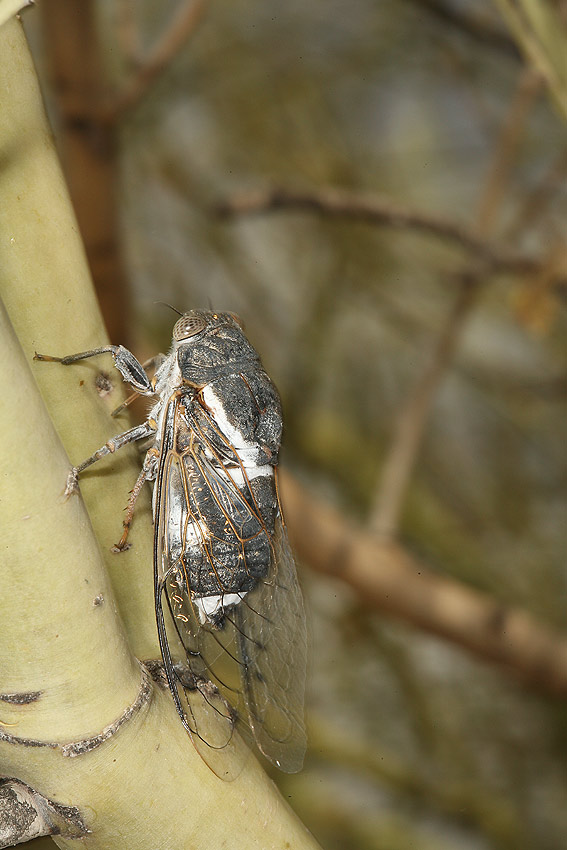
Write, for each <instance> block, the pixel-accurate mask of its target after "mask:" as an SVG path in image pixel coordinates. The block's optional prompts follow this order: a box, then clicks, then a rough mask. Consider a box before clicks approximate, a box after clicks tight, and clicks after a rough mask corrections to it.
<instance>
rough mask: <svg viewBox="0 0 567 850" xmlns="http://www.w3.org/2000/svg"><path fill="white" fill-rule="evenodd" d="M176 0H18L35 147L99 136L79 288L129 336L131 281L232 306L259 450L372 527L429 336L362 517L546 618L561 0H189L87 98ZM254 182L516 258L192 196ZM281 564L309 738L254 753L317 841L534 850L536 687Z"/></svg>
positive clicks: (562, 622)
mask: <svg viewBox="0 0 567 850" xmlns="http://www.w3.org/2000/svg"><path fill="white" fill-rule="evenodd" d="M72 5H75V6H77V5H81V6H83V11H82V13H81V14H86V11H85V10H86V9H87V8H89V9H90V10H91V11H92V14H93V16H94V17H93V21H92V22H90V23H89V27H90V29H89V30H88V33H89V34H90V36H89V37H90V38H91V39H92V44H93V51H95V45H96V54H97V63H98V67H97V68H95V72H94V82H93V79H91V81H90V85H91V87H94V88H93V92H95V94H96V97H93V101H92V102H93V103H94V104H95V105H96V106H97V108H99V107H101V105H102V107H104V106H105V104H106V105H108V104H110V108H109V110H108V114H111V113H112V120H111V121H110V120H109V119H108V114H107V118H106V123H105V120H103V119H101V120H100V123H97V122H99V117H97V115H95V113H93V112H91V113H89V116H88V121H86V123H85V120H83V123H82V124H81V125H79V123H77V122H76V121H75V122H73V121H70V120H69V116H68V115H67V117H66V116H65V107H64V100H65V90H64V85H63V84H62V83H61V74H60V68H61V65H60V64H59V66H58V61H59V63H64V62H68V60H67V59H65V57H62V56H59V57H57V56H55V57H54V52H55V51H56V50H58V49H59V48H57V47H55V41H54V40H53V37H52V33H51V31H50V27H53V21H54V20H55V21H56V22H57V24H56V25H57V27H58V28H59V33H60V36H61V38H63V39H64V40H68V41H69V42H71V41H72V40H73V39H74V38H75V33H74V31H73V29H72V27H73V25H74V24H73V18H72V16H71V15H67V16H66V15H65V14H64V12H65V7H67V11H68V10H69V6H72ZM188 6H190V4H187V3H182V2H181V0H179V2H172V0H168V2H161V3H159V4H158V3H152V2H150V0H138V2H136V3H134V2H130V3H129V2H120V3H117V2H111V0H99V2H97V3H96V4H91V3H90V2H89V3H87V2H84V3H82V4H77V3H76V0H75V2H74V3H70V4H69V3H65V2H63V0H44V2H43V3H42V7H43V8H42V10H41V11H42V15H43V18H42V19H41V18H38V16H36V15H34V14H26V16H25V25H26V29H27V31H28V34H29V37H30V40H31V43H32V46H33V48H34V52H35V55H36V61H37V64H38V68H39V71H40V77H41V80H42V84H43V86H44V94H45V97H46V101H47V104H48V107H49V111H50V113H51V117H52V123H53V126H54V129H55V133H56V136H57V137H58V139H60V140H61V154H62V158H63V162H64V165H65V164H66V163H67V164H69V163H68V156H67V152H66V148H65V138H66V136H67V137H68V136H69V134H71V135H72V134H73V133H75V134H77V133H79V132H83V131H85V126H86V132H87V137H88V138H89V139H90V142H88V143H89V144H91V143H92V146H93V149H94V150H95V155H96V156H100V157H103V158H105V159H106V160H107V161H111V162H112V173H113V178H112V180H113V182H112V187H113V192H114V198H115V203H116V210H117V218H116V227H115V232H116V237H117V242H118V247H119V250H120V257H121V261H122V263H123V269H124V270H125V274H124V276H123V278H124V281H127V282H125V283H124V284H122V283H120V282H119V280H118V278H117V279H116V280H115V282H114V283H113V284H112V285H111V286H110V288H107V290H106V292H105V293H103V294H102V301H103V307H104V308H105V310H106V317H107V323H108V325H109V329H110V331H111V335H112V336H114V337H115V339H114V341H116V342H126V344H128V345H129V346H130V347H131V348H133V350H134V351H135V352H136V354H137V355H138V356H140V357H141V358H142V359H143V358H144V357H146V356H149V355H151V354H152V353H154V352H155V351H156V350H162V351H163V350H167V347H168V345H169V339H170V334H171V327H172V323H173V316H172V314H171V311H169V310H168V309H167V308H166V307H163V306H160V305H156V303H155V302H156V301H158V300H159V301H165V302H169V303H171V304H172V305H174V306H175V307H177V308H179V309H181V310H184V309H189V308H191V307H196V306H201V307H203V306H204V307H206V306H208V305H212V306H213V307H214V308H216V309H228V310H233V311H236V312H237V313H238V314H239V315H240V316H241V317H242V318H243V320H244V322H245V325H246V328H247V332H248V334H249V336H250V339H251V340H252V342H253V343H254V344H255V345H256V347H257V348H258V350H259V351H260V352H261V355H262V358H263V361H264V364H265V366H266V368H267V370H268V372H269V373H270V374H271V375H272V376H273V378H274V380H275V382H276V384H277V386H278V387H279V389H280V392H281V395H282V399H283V404H284V411H285V424H286V428H285V445H284V452H283V463H284V464H285V465H286V467H287V468H289V469H292V470H293V471H294V472H295V474H296V476H297V477H298V478H299V479H300V480H301V482H302V483H303V484H304V486H305V487H306V488H308V490H309V492H310V493H311V494H313V495H314V498H317V499H322V500H326V501H327V502H331V503H332V504H333V505H334V506H335V507H336V508H338V509H339V510H340V512H341V513H342V514H343V515H344V516H346V517H350V518H354V519H356V520H357V522H358V526H357V527H358V528H362V527H363V526H365V525H366V526H367V527H368V528H370V527H374V528H377V529H378V530H380V528H381V524H380V523H381V516H382V519H383V508H384V500H386V502H387V501H388V497H389V491H388V488H387V484H386V483H385V481H384V478H383V477H382V473H383V470H384V465H385V463H386V461H387V459H388V458H389V457H391V451H392V447H393V445H394V444H395V443H396V439H397V435H398V436H399V428H400V424H399V423H400V422H401V421H403V420H404V416H403V411H404V410H405V411H406V412H407V409H408V405H410V409H411V404H410V402H411V399H412V398H415V394H416V392H417V393H419V388H420V387H422V388H423V386H424V383H423V382H424V380H425V378H424V375H426V374H427V370H428V368H429V364H431V363H434V364H435V363H436V364H437V369H436V375H435V376H434V380H432V382H431V384H430V385H429V388H428V389H426V391H425V392H424V397H425V402H424V405H423V408H424V409H423V413H422V422H421V426H422V427H421V429H419V428H418V431H419V434H418V438H417V439H416V441H415V446H414V450H413V453H412V450H411V448H410V450H409V474H408V476H407V481H405V482H402V483H403V488H402V490H403V492H402V497H401V502H400V511H399V515H398V514H396V512H395V511H394V514H395V516H394V518H393V520H392V522H391V523H390V526H388V524H386V525H387V526H388V527H387V530H388V532H389V533H394V536H395V537H396V538H397V539H399V540H400V541H401V542H402V543H403V545H404V546H405V547H406V548H407V550H408V551H410V552H411V553H413V554H415V555H418V556H419V557H420V559H421V561H422V562H424V563H425V564H426V565H427V566H428V567H429V569H430V570H432V571H434V572H435V573H436V574H438V575H441V576H447V577H451V578H453V579H456V580H458V581H460V582H462V583H463V584H465V585H467V586H469V587H474V588H477V589H480V590H482V591H485V592H486V593H488V594H491V595H492V596H493V597H494V598H495V599H496V600H500V601H501V602H503V603H505V604H507V605H512V606H518V607H520V608H522V609H525V610H526V611H528V612H530V613H531V614H532V615H533V616H534V618H537V620H539V621H540V622H541V623H542V624H544V625H546V626H548V627H550V628H554V629H557V630H558V631H560V630H563V631H565V630H566V629H567V615H566V606H565V602H566V589H567V588H566V573H565V552H566V543H567V534H566V517H567V510H566V507H567V506H566V501H567V491H566V477H567V476H566V471H567V458H566V442H567V441H566V437H567V430H566V424H565V423H566V418H565V415H566V408H567V404H566V402H567V335H566V333H565V331H566V329H567V311H566V309H565V295H566V280H567V261H566V250H565V224H564V222H565V218H564V216H565V211H566V194H567V193H566V181H565V177H566V174H567V139H566V136H565V128H564V121H563V118H562V109H563V105H562V98H563V99H564V98H565V87H564V85H565V82H566V79H567V77H566V75H565V68H564V63H565V62H566V61H567V60H566V59H565V57H566V56H567V47H566V45H567V39H566V32H567V29H566V27H567V11H566V4H565V3H564V2H547V0H542V2H540V3H539V4H537V3H536V4H533V3H530V2H525V3H519V4H518V3H516V4H514V3H505V2H497V3H496V4H492V3H490V2H488V0H486V2H484V0H482V2H466V0H443V2H432V0H427V2H426V1H425V0H423V2H420V0H380V2H377V0H350V2H345V0H327V2H325V3H323V2H311V3H305V2H298V0H289V2H287V3H285V4H282V3H280V2H278V0H263V2H261V3H258V2H252V0H211V2H208V3H206V2H198V0H195V1H194V7H195V10H197V11H199V15H198V16H196V19H195V21H194V22H193V24H192V25H191V26H189V25H188V26H187V38H186V44H183V46H182V47H180V49H177V48H176V49H173V48H172V47H171V45H170V55H167V45H166V47H165V51H164V56H165V57H166V59H167V61H164V62H163V67H161V68H160V73H159V74H158V73H156V74H155V75H154V76H153V77H152V78H151V80H150V79H149V78H148V79H147V80H146V82H145V83H144V80H143V78H142V81H141V83H139V86H140V91H139V92H138V94H139V97H137V98H136V97H134V99H133V100H131V101H130V102H129V103H128V101H127V99H126V100H122V101H121V100H120V97H118V98H115V101H114V107H113V100H112V98H113V92H114V93H116V92H120V91H123V90H127V87H126V86H125V85H124V81H127V80H129V79H132V80H136V75H137V74H138V73H139V70H140V67H142V68H143V64H144V59H146V60H147V57H148V56H150V57H151V52H152V46H153V45H156V44H158V43H159V39H160V34H161V33H163V32H164V30H165V29H166V28H167V26H168V21H170V20H172V19H174V18H175V16H176V15H178V14H179V10H180V9H181V10H183V8H184V7H188ZM498 7H500V13H503V14H504V17H500V14H499V8H498ZM538 7H539V9H538ZM544 13H545V15H544ZM511 15H515V16H516V18H517V19H519V20H520V23H519V24H518V21H517V20H516V22H515V24H514V21H512V19H511V17H510V16H511ZM530 16H531V17H530ZM534 16H535V17H534ZM538 16H539V17H538ZM542 16H543V17H545V16H547V18H546V19H545V20H544V21H543V23H542V21H541V18H542ZM50 18H51V22H50V21H49V19H50ZM536 19H537V20H536ZM42 21H43V22H42ZM522 26H523V27H524V29H523V30H522ZM518 27H519V29H518ZM522 32H523V36H525V37H523V36H522ZM526 38H527V39H528V40H527V42H526ZM530 39H531V41H530ZM534 44H535V48H536V49H535V53H534V49H533V48H534ZM526 45H527V46H526ZM526 51H527V59H526V58H525V53H526ZM538 57H539V59H538ZM542 57H543V58H542ZM540 60H541V61H540ZM90 61H91V60H90V58H87V57H86V56H85V60H84V65H85V66H86V64H87V63H88V62H90ZM542 63H543V64H542ZM546 63H547V64H546ZM562 63H563V65H562ZM54 67H55V69H56V70H55V73H54V71H53V68H54ZM57 67H59V71H58V70H57ZM81 67H82V68H83V70H84V67H83V66H82V65H81ZM93 67H94V66H93ZM50 68H51V74H50ZM546 68H547V69H548V70H549V68H551V69H552V71H553V74H552V77H553V79H552V81H551V83H552V84H551V83H550V75H549V73H547V72H546ZM75 70H76V69H75ZM66 73H67V74H69V77H72V76H73V74H74V73H75V71H74V70H73V68H71V67H68V68H67V70H66ZM550 73H551V72H550ZM58 74H59V76H58ZM142 77H143V75H142ZM62 85H63V87H62ZM562 86H563V88H562ZM134 88H135V87H134ZM564 102H565V101H564V100H563V104H564ZM62 103H63V107H62ZM75 108H76V107H75ZM86 108H87V107H86V106H85V109H86ZM113 108H114V112H112V110H113ZM102 112H104V108H103V109H102ZM85 114H86V113H85ZM93 115H94V117H93ZM83 118H84V116H83ZM93 128H94V129H93ZM101 138H102V139H103V140H104V144H102V145H99V146H98V147H97V144H98V143H97V141H96V140H97V139H98V141H99V142H100V139H101ZM93 140H94V141H93ZM109 140H110V142H109ZM83 176H84V179H85V182H86V186H87V190H86V191H87V197H88V193H89V188H88V187H89V179H90V175H89V173H88V170H87V172H86V173H84V174H83ZM70 184H71V188H73V177H72V175H70ZM274 187H277V188H280V189H281V188H283V189H286V190H288V191H289V192H292V191H296V192H302V193H304V194H306V195H310V194H311V195H313V196H317V197H320V193H324V192H326V191H327V189H328V188H329V187H333V188H336V189H342V190H348V192H349V193H351V194H352V195H354V196H355V197H358V196H359V195H363V196H364V197H367V196H370V197H371V198H375V199H376V198H378V199H381V200H382V202H384V203H385V204H386V205H389V207H392V208H397V207H403V208H404V209H405V210H408V209H409V210H414V211H417V215H418V216H423V217H425V218H426V219H431V218H436V219H441V220H442V221H443V222H445V223H447V225H448V227H449V228H450V227H451V226H461V227H463V228H465V229H466V230H467V232H468V233H470V234H473V235H474V236H475V237H476V238H478V240H480V241H481V242H483V244H488V245H490V246H493V247H494V246H496V247H497V248H498V249H499V250H501V251H503V252H505V251H508V252H509V253H511V254H514V255H516V256H521V257H529V258H532V259H533V260H534V263H532V267H531V270H530V271H529V272H526V270H525V269H524V270H523V271H521V273H512V272H511V271H510V270H509V269H508V270H504V271H503V270H502V269H500V270H499V269H496V268H494V266H492V265H491V264H490V263H489V262H487V261H486V257H483V256H481V252H479V251H475V250H471V249H470V248H467V247H466V245H465V244H464V243H463V242H462V241H459V239H451V238H444V237H443V236H439V235H436V234H435V233H433V232H432V231H431V230H430V229H429V230H428V229H427V227H425V228H421V229H417V228H416V227H414V226H392V225H395V221H394V219H395V215H392V216H391V219H390V220H389V221H388V220H387V217H386V222H385V223H384V221H382V222H381V223H380V222H376V221H370V220H361V219H360V218H356V217H353V216H349V215H348V214H345V215H342V216H337V215H329V214H326V213H325V211H323V212H319V213H317V212H314V211H313V209H310V208H307V207H305V206H304V207H303V208H298V207H297V206H295V207H294V206H293V205H289V206H282V207H281V208H280V209H278V210H272V211H269V212H268V211H262V210H258V211H257V212H256V213H255V214H254V215H245V214H239V213H238V212H234V209H233V211H232V212H231V213H230V214H227V212H226V208H225V214H224V215H221V214H220V213H219V208H218V206H219V204H220V203H226V202H227V200H228V201H230V199H231V198H233V196H234V195H235V194H237V195H238V197H239V198H240V199H242V198H245V199H246V198H248V200H250V197H251V195H250V193H252V192H257V191H260V190H270V189H273V188H274ZM92 191H95V188H94V187H93V189H92ZM243 193H244V194H243ZM247 193H248V194H247ZM88 206H89V205H88V202H87V210H88ZM88 214H89V213H88V211H87V215H88ZM87 241H88V240H87ZM88 247H89V246H88V245H87V248H88ZM95 278H96V274H95ZM459 299H461V301H459ZM459 304H460V306H459ZM77 321H80V317H77ZM447 338H448V339H449V343H448V345H446V346H445V349H444V350H440V349H443V346H442V340H443V339H447ZM416 388H417V390H416ZM408 400H409V401H408ZM142 411H143V408H142V407H140V408H139V409H138V414H137V415H138V416H141V415H142ZM414 414H415V410H414ZM135 415H136V414H135ZM408 415H411V414H408ZM400 417H401V418H400ZM418 419H419V415H418ZM315 494H316V495H315ZM382 530H384V529H383V528H382ZM300 576H301V580H302V584H303V587H304V590H305V595H306V600H307V607H308V613H309V620H310V627H311V631H312V644H313V646H312V655H311V659H312V660H311V664H312V667H311V674H310V677H309V694H308V706H307V719H308V724H309V731H310V749H309V753H308V758H307V762H306V766H305V769H304V771H303V772H302V773H301V774H299V775H297V776H293V777H281V776H279V777H275V778H276V780H277V781H278V783H279V784H280V787H281V788H282V791H283V793H284V794H285V796H286V797H287V798H288V799H289V800H290V802H291V804H292V805H293V807H294V808H295V809H296V810H297V811H298V813H299V814H300V815H301V817H302V818H303V819H304V821H305V822H306V824H307V825H308V826H309V828H310V829H311V830H312V831H313V832H314V833H315V835H316V836H317V838H318V839H319V840H320V842H321V844H322V846H323V847H325V848H326V850H339V849H340V850H348V848H360V850H410V848H411V850H449V848H450V849H451V850H489V848H490V850H562V848H564V847H565V846H566V841H567V838H566V836H567V806H566V805H565V802H566V800H567V733H566V721H567V711H566V707H565V695H563V696H562V697H550V696H546V694H545V693H543V692H538V690H537V689H531V690H530V689H528V688H526V687H523V686H522V685H521V684H519V683H518V682H517V681H516V680H515V679H514V678H513V677H512V676H511V675H508V673H507V671H506V670H503V669H500V668H494V667H490V666H488V665H487V664H486V663H485V662H484V661H482V660H479V659H478V658H475V656H474V654H471V653H469V652H466V651H465V650H464V649H462V648H459V647H457V646H454V645H451V643H450V642H448V641H446V640H443V639H441V638H438V637H435V636H433V635H431V634H426V633H425V632H424V631H422V630H420V629H417V628H414V627H412V626H411V625H408V624H405V623H402V622H400V621H398V620H396V619H395V618H386V617H384V616H383V614H382V613H380V612H378V611H376V610H373V609H372V608H371V607H370V606H368V605H365V604H363V602H362V601H361V599H360V597H359V596H357V595H356V594H355V592H354V591H352V590H351V589H350V588H349V587H348V586H347V585H346V584H345V583H343V582H339V581H338V580H337V579H333V578H330V577H324V576H322V575H321V574H320V573H318V574H314V573H312V572H310V570H309V565H308V564H301V567H300ZM187 803H188V805H190V801H187ZM182 812H183V805H182V801H180V815H181V816H182Z"/></svg>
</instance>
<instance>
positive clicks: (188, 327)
mask: <svg viewBox="0 0 567 850" xmlns="http://www.w3.org/2000/svg"><path fill="white" fill-rule="evenodd" d="M206 327H207V322H206V320H205V319H204V318H203V317H202V316H182V317H181V318H180V319H179V320H178V321H177V322H176V323H175V327H174V328H173V339H174V340H175V341H176V342H180V341H181V340H182V339H187V338H188V337H190V336H195V335H196V334H199V333H201V331H204V330H205V328H206Z"/></svg>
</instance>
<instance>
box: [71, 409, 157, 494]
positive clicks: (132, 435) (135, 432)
mask: <svg viewBox="0 0 567 850" xmlns="http://www.w3.org/2000/svg"><path fill="white" fill-rule="evenodd" d="M152 434H155V422H151V421H150V420H148V421H146V422H144V423H142V425H136V427H135V428H130V429H129V430H128V431H124V433H123V434H117V435H116V436H115V437H111V439H110V440H108V441H107V442H106V443H105V444H104V446H101V447H100V449H97V450H96V452H93V454H92V455H91V456H90V457H88V458H87V459H86V460H84V461H83V462H82V463H80V464H79V465H78V466H74V467H73V468H72V470H71V472H70V473H69V475H68V476H67V484H66V487H65V496H67V497H68V496H70V495H71V494H72V493H75V492H76V491H77V490H78V484H79V475H80V474H81V472H84V470H85V469H87V467H89V466H92V464H93V463H96V462H97V460H100V459H101V458H102V457H105V456H106V455H109V454H114V452H115V451H117V449H121V448H122V446H126V445H127V444H128V443H133V442H135V441H136V440H143V439H144V438H145V437H149V436H151V435H152Z"/></svg>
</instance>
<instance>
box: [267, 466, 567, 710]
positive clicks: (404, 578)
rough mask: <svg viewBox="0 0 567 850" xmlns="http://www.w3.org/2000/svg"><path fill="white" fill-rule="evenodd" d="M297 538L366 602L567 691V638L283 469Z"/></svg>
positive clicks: (305, 555) (546, 686) (302, 550)
mask: <svg viewBox="0 0 567 850" xmlns="http://www.w3.org/2000/svg"><path fill="white" fill-rule="evenodd" d="M280 478H281V485H282V496H283V503H284V507H285V510H286V516H287V520H288V525H289V532H290V537H291V540H292V544H293V546H294V548H295V550H296V552H297V554H298V556H299V558H300V559H301V560H302V561H304V562H305V563H307V564H309V565H310V566H311V567H312V568H313V569H314V570H316V571H317V572H321V573H324V574H326V575H330V576H335V577H336V578H339V579H341V580H343V581H345V582H346V583H347V584H348V585H349V586H350V587H351V588H353V590H354V591H355V592H356V593H357V594H358V595H359V597H360V599H361V601H362V602H363V603H364V604H365V605H369V606H373V607H374V608H376V609H377V610H379V611H382V612H383V613H385V614H388V615H390V616H393V617H396V618H399V619H402V620H405V621H406V622H408V623H410V624H411V625H413V626H415V627H417V628H420V629H423V630H424V631H426V632H429V633H430V634H434V635H437V636H439V637H442V638H444V639H445V640H448V641H450V642H451V643H454V644H456V645H458V646H461V647H463V648H465V649H466V650H468V651H469V652H471V653H473V654H474V655H476V656H477V657H479V658H481V659H484V660H486V661H490V662H492V663H494V664H497V665H499V666H500V667H502V668H503V669H504V670H506V671H508V672H510V673H513V674H514V675H515V676H516V678H518V679H520V680H521V681H522V682H524V683H525V684H528V685H530V686H533V687H536V688H538V689H540V690H541V691H544V692H547V693H551V694H555V695H561V696H566V695H567V637H565V636H564V635H562V634H559V633H556V632H553V631H552V630H550V629H547V628H546V627H545V626H543V625H540V624H539V623H538V622H537V621H536V620H535V619H534V618H533V617H532V616H531V615H530V614H529V613H527V612H525V611H523V610H521V609H517V608H512V607H509V606H507V605H505V604H504V603H501V602H499V601H498V600H496V599H494V598H492V597H491V596H489V595H488V594H485V593H481V592H479V591H476V590H473V589H472V588H469V587H467V586H466V585H464V584H461V583H459V582H457V581H454V580H452V579H448V578H444V577H441V576H438V575H435V574H434V573H432V572H431V571H429V570H428V569H427V567H426V566H424V565H423V564H422V563H420V562H419V561H418V560H417V559H416V558H414V557H413V556H412V555H410V554H409V553H408V552H407V551H406V550H405V549H404V548H403V547H402V546H400V545H399V544H397V543H394V542H384V541H382V540H380V539H379V538H377V537H376V536H375V535H372V534H369V533H368V532H366V531H364V530H363V529H361V528H358V527H356V526H354V525H353V524H351V523H349V522H347V521H346V520H345V519H344V517H343V516H342V515H341V514H340V513H339V512H338V511H336V510H334V509H332V508H330V507H328V506H326V505H322V504H320V503H318V502H316V500H315V499H314V498H313V497H312V496H311V495H308V494H307V493H306V492H305V491H304V490H303V489H302V488H301V486H300V485H299V484H298V483H297V482H296V481H295V480H294V479H293V478H291V476H290V475H289V474H286V473H285V472H284V473H282V474H281V476H280Z"/></svg>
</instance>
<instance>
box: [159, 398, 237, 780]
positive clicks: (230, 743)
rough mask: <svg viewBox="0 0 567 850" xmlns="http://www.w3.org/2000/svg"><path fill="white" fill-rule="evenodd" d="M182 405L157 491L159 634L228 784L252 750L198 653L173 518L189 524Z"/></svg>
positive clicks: (192, 728) (184, 710)
mask: <svg viewBox="0 0 567 850" xmlns="http://www.w3.org/2000/svg"><path fill="white" fill-rule="evenodd" d="M176 409H177V404H171V405H170V407H169V408H168V411H167V414H166V417H167V418H168V419H169V420H170V422H169V425H170V428H169V429H168V427H167V425H168V422H167V421H166V427H165V428H164V434H169V435H170V436H169V437H167V439H166V442H165V445H163V446H162V454H161V458H160V465H159V470H158V474H157V478H156V485H155V487H156V489H155V496H154V499H155V508H154V520H155V535H154V589H155V608H156V620H157V629H158V636H159V642H160V648H161V653H162V658H163V663H164V670H165V674H166V677H167V682H168V685H169V689H170V691H171V694H172V696H173V700H174V702H175V706H176V708H177V712H178V714H179V716H180V718H181V721H182V723H183V725H184V727H185V729H186V730H187V732H188V733H189V735H190V736H191V739H192V741H193V744H194V746H195V748H196V750H197V752H198V753H199V755H200V756H201V758H203V760H204V761H205V762H206V763H207V765H208V766H209V767H210V768H211V770H212V771H213V772H214V773H215V774H216V775H217V776H219V777H220V778H221V779H224V780H228V781H230V780H233V779H235V778H236V777H237V776H238V775H239V774H240V772H241V770H242V767H243V765H244V763H245V761H246V759H247V758H248V755H249V751H248V750H247V748H246V746H245V745H244V744H243V743H242V741H240V740H239V739H238V736H236V735H235V734H234V733H235V723H236V715H235V712H234V710H233V709H232V707H231V706H230V705H229V703H228V702H227V700H226V698H225V697H224V696H223V695H222V694H221V693H220V692H219V690H218V688H217V687H216V686H215V685H214V684H213V683H212V682H211V681H210V676H209V674H208V671H207V667H206V664H205V663H204V659H203V658H202V657H201V655H200V654H199V653H198V652H196V653H194V652H192V650H191V649H190V647H191V646H192V645H193V644H194V643H195V640H196V636H197V635H198V632H199V628H200V627H199V622H198V619H196V618H195V612H194V610H193V607H192V605H191V604H190V595H188V594H187V592H186V588H187V587H188V586H189V585H188V577H187V576H186V570H185V566H184V563H183V559H182V557H181V554H182V547H180V546H179V545H178V543H179V542H180V540H181V535H180V534H179V533H178V531H179V529H178V527H176V526H175V524H174V525H173V527H172V523H171V520H172V517H173V518H178V517H179V515H180V512H181V515H182V516H185V519H184V520H183V522H187V516H186V514H187V510H186V509H187V503H186V500H185V494H184V491H183V477H184V476H183V470H182V464H181V461H180V458H179V456H178V454H177V453H176V452H175V451H174V450H173V448H172V446H173V444H174V439H173V432H172V430H171V427H173V426H174V422H175V418H176Z"/></svg>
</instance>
